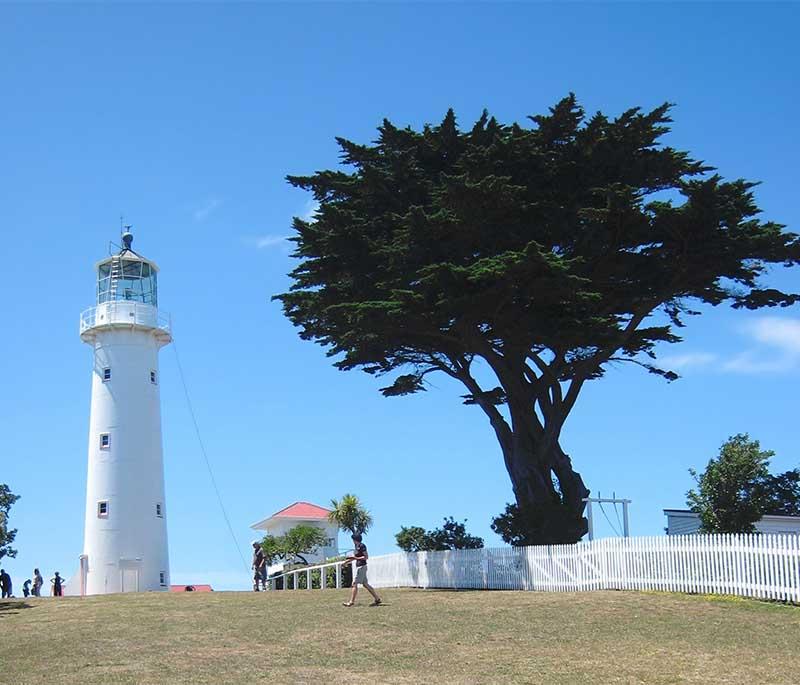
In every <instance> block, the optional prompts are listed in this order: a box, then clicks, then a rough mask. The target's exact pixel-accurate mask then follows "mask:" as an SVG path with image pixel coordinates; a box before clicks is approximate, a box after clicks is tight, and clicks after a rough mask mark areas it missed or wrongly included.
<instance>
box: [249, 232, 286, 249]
mask: <svg viewBox="0 0 800 685" xmlns="http://www.w3.org/2000/svg"><path fill="white" fill-rule="evenodd" d="M288 239H289V236H288V235H263V236H259V237H257V238H256V239H255V243H254V244H255V246H256V247H257V248H258V249H259V250H263V249H265V248H268V247H276V246H278V245H285V244H286V241H287V240H288Z"/></svg>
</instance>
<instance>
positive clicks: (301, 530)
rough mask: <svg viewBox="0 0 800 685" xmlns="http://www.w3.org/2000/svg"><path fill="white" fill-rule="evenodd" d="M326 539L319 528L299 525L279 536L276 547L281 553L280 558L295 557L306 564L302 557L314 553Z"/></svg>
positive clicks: (323, 532)
mask: <svg viewBox="0 0 800 685" xmlns="http://www.w3.org/2000/svg"><path fill="white" fill-rule="evenodd" d="M326 539H327V538H326V536H325V531H324V530H322V529H321V528H317V527H316V526H308V525H304V524H300V525H299V526H295V527H294V528H290V529H289V530H288V531H286V533H285V534H284V535H282V536H280V537H279V538H278V546H279V548H280V550H281V552H282V554H281V556H283V557H285V558H287V559H293V558H294V557H297V558H298V559H300V560H301V561H302V562H303V563H304V564H307V563H308V561H306V558H305V556H304V555H306V554H313V553H314V552H316V551H317V549H318V548H320V547H322V546H323V545H324V544H325V541H326Z"/></svg>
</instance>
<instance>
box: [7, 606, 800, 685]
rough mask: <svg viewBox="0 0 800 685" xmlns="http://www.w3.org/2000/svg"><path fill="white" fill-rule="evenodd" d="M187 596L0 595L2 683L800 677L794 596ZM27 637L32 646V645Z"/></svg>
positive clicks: (798, 612) (799, 616)
mask: <svg viewBox="0 0 800 685" xmlns="http://www.w3.org/2000/svg"><path fill="white" fill-rule="evenodd" d="M382 594H383V596H384V598H385V600H386V605H385V606H381V607H375V608H371V607H368V606H366V603H367V599H368V598H366V597H363V598H360V600H361V604H360V605H359V606H356V607H353V608H351V609H347V608H344V607H342V606H341V602H342V600H343V599H345V597H346V593H345V592H344V591H341V592H339V591H333V590H330V591H325V592H320V591H305V590H298V591H296V592H294V591H290V592H273V593H258V594H256V593H228V592H225V593H214V594H206V593H185V594H171V595H170V594H141V595H113V596H107V597H91V598H84V599H79V598H63V599H61V600H55V599H49V598H47V599H32V600H24V601H19V600H17V601H14V600H12V601H9V602H5V603H3V604H0V631H1V632H0V635H2V639H0V664H1V665H2V666H1V667H0V683H15V684H25V683H32V684H33V683H63V684H65V685H70V684H73V683H75V684H77V683H104V684H105V683H136V684H145V685H149V684H153V685H155V684H159V685H161V684H163V683H259V682H263V683H266V682H275V681H278V682H281V683H297V684H300V683H320V682H335V681H341V680H344V679H346V680H347V682H348V683H459V684H464V685H467V684H471V683H475V684H477V683H548V684H556V685H557V684H561V683H564V684H567V683H569V684H573V683H581V682H603V683H648V685H649V684H654V685H660V684H665V685H666V684H667V683H736V684H739V683H743V682H751V683H773V684H775V685H777V684H779V683H797V682H798V681H799V680H800V679H799V678H798V675H797V674H798V673H800V650H799V649H798V648H800V608H797V607H789V606H782V605H772V604H766V603H761V602H756V601H749V600H721V599H711V598H707V597H697V596H695V597H691V596H683V595H671V594H661V593H622V592H597V593H585V594H578V593H575V594H545V593H531V592H528V593H525V592H435V591H421V590H384V591H383V593H382ZM32 645H37V646H36V647H32Z"/></svg>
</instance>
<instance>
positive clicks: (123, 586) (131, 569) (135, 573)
mask: <svg viewBox="0 0 800 685" xmlns="http://www.w3.org/2000/svg"><path fill="white" fill-rule="evenodd" d="M139 566H140V562H139V560H138V559H120V561H119V580H120V591H121V592H139Z"/></svg>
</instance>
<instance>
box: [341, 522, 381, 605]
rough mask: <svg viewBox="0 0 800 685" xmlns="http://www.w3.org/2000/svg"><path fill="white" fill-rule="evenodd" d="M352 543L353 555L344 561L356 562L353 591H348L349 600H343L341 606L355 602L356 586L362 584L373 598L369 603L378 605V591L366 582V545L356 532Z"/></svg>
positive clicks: (367, 555) (379, 599)
mask: <svg viewBox="0 0 800 685" xmlns="http://www.w3.org/2000/svg"><path fill="white" fill-rule="evenodd" d="M353 545H354V549H355V551H354V552H353V556H351V557H347V559H345V561H355V562H356V575H355V577H354V578H353V591H352V592H351V593H350V601H349V602H344V604H343V606H346V607H351V606H353V604H355V601H356V595H357V594H358V586H359V585H363V586H364V587H365V588H367V591H368V592H369V594H371V595H372V598H373V599H374V600H375V601H374V602H373V603H372V604H370V606H372V607H376V606H378V605H380V603H381V598H380V597H378V593H377V592H375V588H373V587H372V585H370V584H369V583H368V582H367V559H368V558H369V554H367V546H366V545H365V544H364V543H363V542H362V541H361V535H359V534H358V533H356V534H355V535H353Z"/></svg>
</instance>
